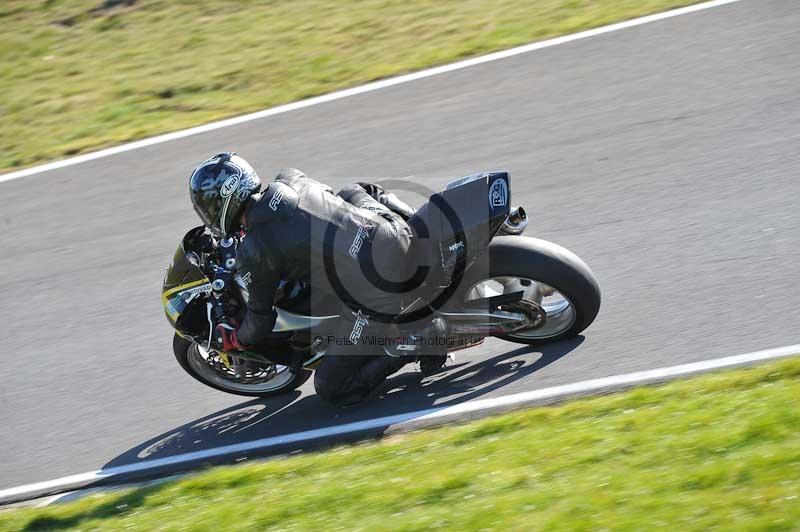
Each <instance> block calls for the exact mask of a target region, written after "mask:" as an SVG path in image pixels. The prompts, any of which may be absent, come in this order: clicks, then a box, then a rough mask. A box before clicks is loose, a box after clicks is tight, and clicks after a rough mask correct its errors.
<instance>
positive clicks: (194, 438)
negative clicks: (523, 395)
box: [103, 336, 584, 476]
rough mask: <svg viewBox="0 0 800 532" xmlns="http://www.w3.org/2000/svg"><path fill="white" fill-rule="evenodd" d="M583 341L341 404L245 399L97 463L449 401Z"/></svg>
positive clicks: (414, 375) (406, 375)
mask: <svg viewBox="0 0 800 532" xmlns="http://www.w3.org/2000/svg"><path fill="white" fill-rule="evenodd" d="M583 340H584V338H583V337H582V336H579V337H577V338H575V339H573V340H569V341H564V342H557V343H554V344H551V345H547V346H543V347H538V348H537V347H528V346H524V347H521V348H518V349H514V350H512V351H509V352H506V353H503V354H500V355H495V356H493V357H492V358H489V359H485V360H477V361H465V362H460V363H459V362H457V363H455V364H452V365H449V366H447V367H445V368H444V369H443V370H441V371H440V372H438V373H437V374H434V375H431V376H428V377H425V378H421V374H420V373H419V372H416V371H412V372H403V373H400V374H398V375H396V376H395V377H393V378H391V379H389V380H387V381H386V383H385V384H384V385H383V386H382V387H381V388H379V389H378V390H377V391H376V392H375V393H374V394H373V396H372V397H371V398H370V399H368V401H367V402H366V403H364V404H363V405H360V406H358V407H353V408H348V409H338V408H335V407H333V406H331V405H328V404H327V403H325V402H323V401H322V400H320V399H319V398H318V397H317V396H316V395H305V396H302V397H301V393H300V392H299V391H295V392H292V393H289V394H286V395H284V396H281V397H276V398H271V399H256V400H251V401H246V402H244V403H241V404H238V405H236V406H233V407H231V408H227V409H225V410H221V411H218V412H215V413H213V414H211V415H209V416H205V417H203V418H200V419H197V420H195V421H192V422H191V423H187V424H185V425H182V426H180V427H177V428H175V429H173V430H170V431H169V432H166V433H164V434H161V435H160V436H157V437H155V438H153V439H151V440H148V441H146V442H144V443H142V444H140V445H137V446H136V447H134V448H132V449H130V450H128V451H126V452H125V453H123V454H121V455H119V456H118V457H116V458H114V459H113V460H111V461H110V462H109V463H107V464H106V465H105V466H104V467H103V469H107V468H110V467H116V466H123V465H129V464H134V463H138V462H141V461H144V460H153V459H158V458H166V457H169V456H173V455H177V454H183V453H189V452H193V451H201V450H205V449H210V448H215V447H221V446H224V445H231V444H235V443H240V442H247V441H252V440H257V439H260V438H268V437H272V436H279V435H283V434H291V433H294V432H300V431H304V430H310V429H318V428H322V427H327V426H335V425H340V424H343V423H350V422H355V421H361V420H367V419H373V418H379V417H383V416H391V415H394V414H402V413H405V412H413V411H417V410H424V409H427V408H432V407H437V408H438V407H445V406H452V405H456V404H459V403H463V402H465V401H469V400H472V399H476V398H479V397H481V396H484V395H486V394H489V393H491V392H492V391H495V390H498V389H500V388H503V387H504V386H508V385H509V384H511V383H513V382H515V381H518V380H520V379H522V378H524V377H527V376H529V375H531V374H532V373H534V372H536V371H539V370H540V369H542V368H544V367H546V366H548V365H550V364H552V363H553V362H556V361H557V360H559V359H561V358H562V357H564V356H566V355H567V354H568V353H570V352H571V351H572V350H574V349H575V348H577V347H578V346H579V345H580V344H581V343H582V342H583ZM385 429H386V427H383V428H381V429H379V430H372V431H369V432H368V433H359V434H354V435H353V436H352V437H337V438H335V439H328V440H318V441H315V442H313V443H310V444H309V443H306V444H293V445H292V446H287V447H283V448H277V447H276V448H273V449H271V450H270V451H269V452H267V453H266V454H263V453H262V454H259V455H258V456H268V455H274V454H284V453H287V452H295V451H300V450H308V449H311V448H316V447H320V446H325V445H331V444H334V443H342V442H348V441H356V440H363V439H365V438H371V437H372V438H375V437H380V436H381V434H383V432H384V431H385ZM252 456H254V455H253V454H249V455H248V456H246V457H242V456H233V457H231V456H228V457H225V458H224V459H220V460H219V461H220V462H231V461H234V460H237V461H238V460H241V459H244V458H247V457H252ZM194 466H195V467H196V466H197V464H194ZM159 473H164V471H161V472H159ZM148 476H152V474H150V475H148Z"/></svg>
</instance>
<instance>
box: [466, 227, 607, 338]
mask: <svg viewBox="0 0 800 532" xmlns="http://www.w3.org/2000/svg"><path fill="white" fill-rule="evenodd" d="M488 255H489V273H488V275H487V272H486V271H485V269H483V268H481V267H480V265H478V266H477V268H474V270H475V271H472V270H469V271H467V273H466V274H465V275H464V279H463V280H462V284H461V286H462V287H464V290H463V291H462V292H461V293H462V294H464V296H463V300H465V301H467V300H469V299H471V298H477V297H486V296H487V295H498V294H499V293H511V292H515V291H517V290H520V289H521V290H524V291H525V293H526V297H528V294H529V292H531V291H534V292H535V290H533V289H532V288H531V286H533V287H534V288H537V287H538V288H539V291H538V294H542V293H545V294H549V295H547V296H546V297H545V298H544V299H541V298H540V299H539V301H537V304H540V305H541V307H542V308H543V309H544V310H545V311H547V317H546V318H545V320H544V322H543V323H542V324H540V325H538V326H536V327H533V328H530V329H524V330H521V331H516V332H514V333H512V334H508V335H501V336H498V338H502V339H504V340H508V341H509V342H515V343H520V344H529V345H541V344H545V343H550V342H555V341H558V340H564V339H568V338H574V337H575V336H577V335H578V334H580V333H581V331H583V330H584V329H586V328H587V327H588V326H589V325H591V323H592V322H593V321H594V319H595V317H597V313H598V312H599V310H600V299H601V297H600V287H599V286H598V283H597V279H596V278H595V276H594V273H592V270H591V269H589V266H587V265H586V263H585V262H583V261H582V260H581V259H580V258H579V257H578V256H577V255H575V254H574V253H572V252H571V251H569V250H567V249H566V248H563V247H561V246H559V245H557V244H554V243H552V242H548V241H546V240H540V239H538V238H529V237H521V236H499V237H495V238H494V239H493V240H492V242H491V243H490V244H489V251H488ZM531 283H533V284H531ZM492 285H494V286H495V289H494V291H489V288H490V287H491V286H492ZM487 292H488V293H487ZM548 320H549V322H548Z"/></svg>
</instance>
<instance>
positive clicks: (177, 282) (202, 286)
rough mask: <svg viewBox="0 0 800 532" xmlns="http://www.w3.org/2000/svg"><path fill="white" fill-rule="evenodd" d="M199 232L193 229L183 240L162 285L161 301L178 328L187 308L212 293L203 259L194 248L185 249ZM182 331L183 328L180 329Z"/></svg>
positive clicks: (171, 321) (174, 326)
mask: <svg viewBox="0 0 800 532" xmlns="http://www.w3.org/2000/svg"><path fill="white" fill-rule="evenodd" d="M194 233H196V229H193V230H192V231H190V232H189V233H187V235H186V237H184V239H183V240H182V241H181V243H180V245H179V246H178V249H177V250H176V251H175V255H174V256H173V258H172V263H171V264H170V266H169V268H168V269H167V273H166V275H164V283H163V285H162V288H161V303H162V305H163V306H164V312H165V314H166V316H167V320H168V321H169V323H170V325H172V327H173V328H175V329H176V330H179V327H178V320H179V319H180V317H181V316H182V315H183V313H184V312H185V311H186V309H187V307H189V305H190V304H191V303H193V302H194V301H195V300H197V299H198V298H201V299H204V296H206V295H208V294H210V293H211V281H209V279H208V278H207V277H206V276H205V274H204V273H203V271H202V270H201V269H200V266H199V264H200V258H199V256H198V255H197V254H196V253H195V252H194V251H191V250H188V251H187V249H186V245H185V244H186V242H187V239H188V238H191V237H192V236H194ZM179 332H180V330H179Z"/></svg>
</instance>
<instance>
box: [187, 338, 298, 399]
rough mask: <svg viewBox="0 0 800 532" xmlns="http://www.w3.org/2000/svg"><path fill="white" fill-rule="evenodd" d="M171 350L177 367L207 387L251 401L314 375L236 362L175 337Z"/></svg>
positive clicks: (296, 386) (287, 388) (277, 392)
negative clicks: (248, 397) (250, 398)
mask: <svg viewBox="0 0 800 532" xmlns="http://www.w3.org/2000/svg"><path fill="white" fill-rule="evenodd" d="M172 350H173V351H174V353H175V358H176V359H177V360H178V364H180V365H181V367H182V368H183V369H184V370H185V371H186V373H188V374H189V375H191V376H192V377H194V378H195V379H196V380H198V381H200V382H202V383H203V384H205V385H206V386H211V387H212V388H216V389H217V390H221V391H223V392H227V393H232V394H236V395H246V396H250V397H273V396H275V395H280V394H283V393H286V392H288V391H291V390H294V389H295V388H299V387H300V386H302V384H303V383H304V382H306V381H307V380H308V378H309V377H310V376H311V373H312V372H311V371H309V370H307V369H303V368H300V369H299V370H296V371H295V370H294V369H292V368H291V367H289V366H283V365H280V364H270V363H261V362H252V361H236V360H232V359H231V357H230V356H228V355H225V354H224V353H219V352H217V351H213V350H212V351H207V350H206V349H204V348H203V347H200V346H199V345H197V344H195V343H192V342H189V341H188V340H185V339H183V338H181V337H180V336H178V335H177V334H176V335H175V338H174V339H173V341H172Z"/></svg>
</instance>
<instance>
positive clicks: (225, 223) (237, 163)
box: [189, 153, 261, 236]
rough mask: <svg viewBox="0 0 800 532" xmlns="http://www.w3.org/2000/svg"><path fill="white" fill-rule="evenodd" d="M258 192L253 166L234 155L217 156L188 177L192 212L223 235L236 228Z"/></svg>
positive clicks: (258, 185)
mask: <svg viewBox="0 0 800 532" xmlns="http://www.w3.org/2000/svg"><path fill="white" fill-rule="evenodd" d="M260 189H261V180H260V179H259V178H258V174H256V171H255V170H253V167H252V166H250V164H248V162H247V161H245V160H244V159H242V158H241V157H239V156H238V155H236V154H235V153H220V154H219V155H215V156H213V157H212V158H210V159H208V160H207V161H205V162H204V163H203V164H201V165H200V166H198V167H197V168H196V169H195V171H194V172H192V176H191V177H190V178H189V194H190V195H191V197H192V205H194V210H195V211H196V212H197V214H198V215H200V219H201V220H203V223H204V224H206V225H207V226H208V227H209V229H211V230H212V231H213V232H215V233H218V234H220V235H222V236H225V235H227V234H228V233H230V232H231V231H234V230H235V229H237V228H238V227H239V223H238V220H239V217H240V216H241V215H242V211H243V210H244V206H245V203H246V202H247V200H248V199H249V198H250V196H252V195H253V194H255V193H257V192H259V190H260Z"/></svg>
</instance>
